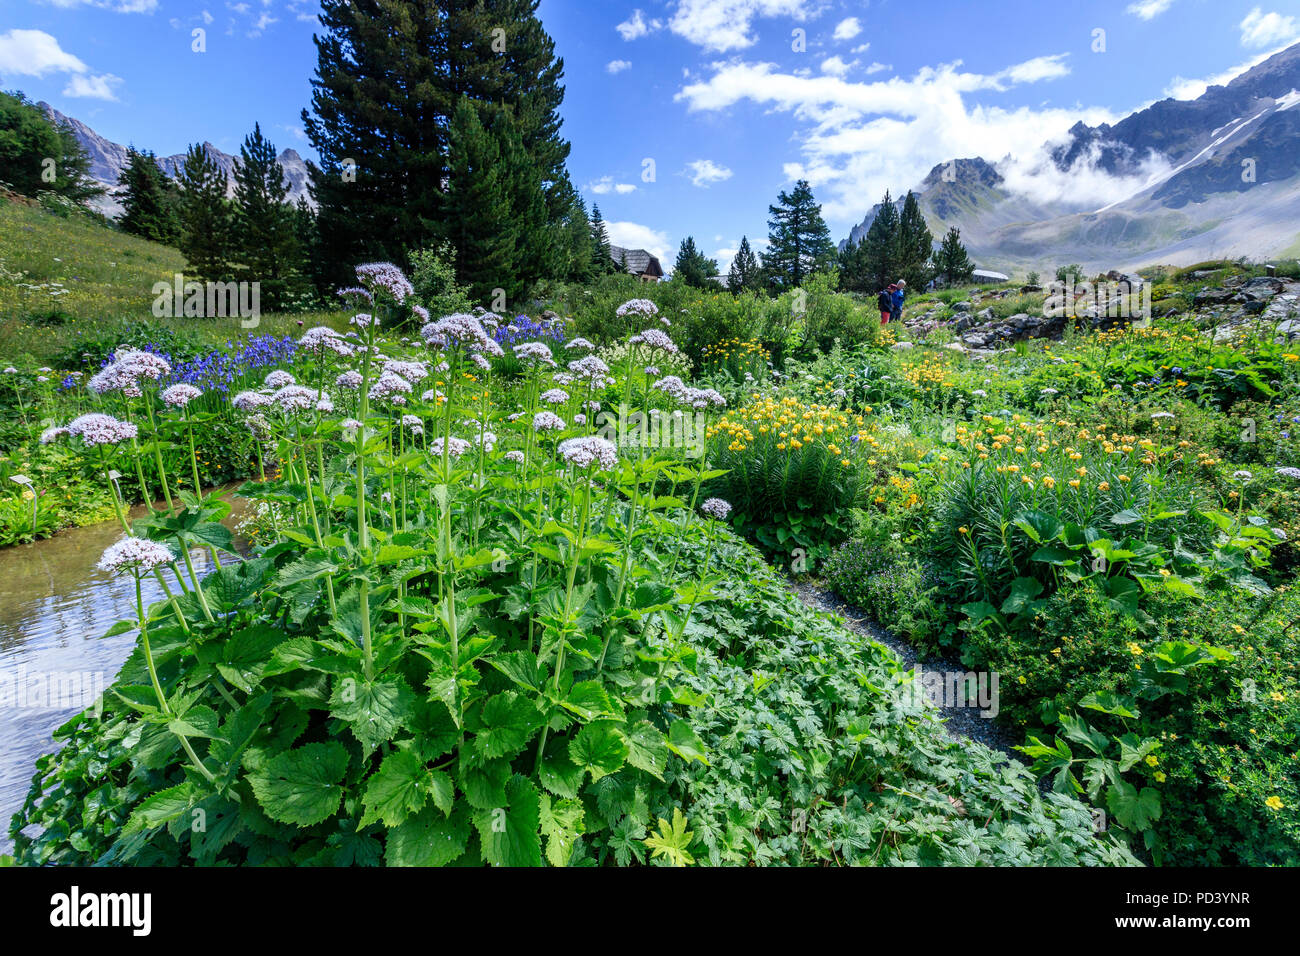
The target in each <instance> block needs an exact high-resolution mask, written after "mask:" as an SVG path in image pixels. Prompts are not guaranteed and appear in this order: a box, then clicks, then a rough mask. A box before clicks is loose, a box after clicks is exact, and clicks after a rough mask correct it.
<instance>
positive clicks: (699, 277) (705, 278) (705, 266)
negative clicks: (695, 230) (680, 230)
mask: <svg viewBox="0 0 1300 956" xmlns="http://www.w3.org/2000/svg"><path fill="white" fill-rule="evenodd" d="M717 274H718V263H717V260H715V259H710V258H709V257H708V256H706V255H705V254H704V253H702V252H700V250H699V249H698V248H696V245H695V237H694V236H687V237H686V238H685V239H683V240H682V244H681V246H680V247H679V248H678V250H677V262H676V263H675V264H674V265H673V278H674V279H680V280H681V281H682V282H685V283H686V284H687V285H689V286H693V287H694V288H697V289H702V288H704V287H705V286H707V285H709V280H710V279H712V278H713V277H714V276H715V275H717Z"/></svg>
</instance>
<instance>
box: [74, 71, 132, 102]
mask: <svg viewBox="0 0 1300 956" xmlns="http://www.w3.org/2000/svg"><path fill="white" fill-rule="evenodd" d="M121 82H122V78H121V77H119V76H114V75H113V74H112V73H103V74H100V75H99V76H92V75H90V74H83V73H74V74H72V75H71V76H70V77H68V85H67V86H65V87H64V88H63V95H64V96H71V97H76V98H85V99H92V100H116V99H117V94H116V93H114V92H113V90H114V88H115V87H117V86H118V85H120V84H121Z"/></svg>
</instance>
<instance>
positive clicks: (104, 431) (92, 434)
mask: <svg viewBox="0 0 1300 956" xmlns="http://www.w3.org/2000/svg"><path fill="white" fill-rule="evenodd" d="M68 432H69V433H70V434H73V435H76V436H77V437H78V438H80V439H81V440H82V441H83V442H85V443H86V444H87V445H90V446H91V447H95V446H98V445H116V444H117V443H118V442H124V441H129V440H130V439H132V438H134V437H135V436H136V435H138V434H139V429H138V428H136V427H135V426H134V425H133V424H131V423H130V422H122V421H118V420H117V419H116V418H114V417H113V416H112V415H105V414H103V413H101V412H91V413H90V414H88V415H82V416H81V417H80V418H74V419H73V420H72V421H71V422H69V423H68Z"/></svg>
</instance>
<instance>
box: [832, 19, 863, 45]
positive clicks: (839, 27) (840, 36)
mask: <svg viewBox="0 0 1300 956" xmlns="http://www.w3.org/2000/svg"><path fill="white" fill-rule="evenodd" d="M861 32H862V24H861V23H860V22H859V21H858V18H857V17H847V18H846V19H843V20H841V21H840V22H839V23H837V24H835V33H834V36H835V39H837V40H852V39H853V38H854V37H855V36H857V35H858V34H859V33H861Z"/></svg>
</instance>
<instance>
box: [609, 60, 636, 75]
mask: <svg viewBox="0 0 1300 956" xmlns="http://www.w3.org/2000/svg"><path fill="white" fill-rule="evenodd" d="M631 67H632V64H631V62H630V61H628V60H610V61H609V62H608V63H606V64H605V70H606V72H608V73H622V72H623V71H624V70H627V69H631Z"/></svg>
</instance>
